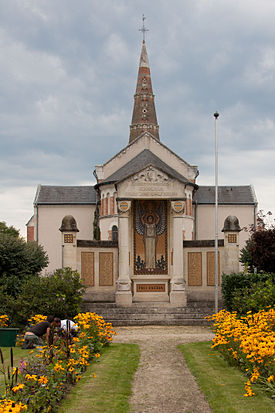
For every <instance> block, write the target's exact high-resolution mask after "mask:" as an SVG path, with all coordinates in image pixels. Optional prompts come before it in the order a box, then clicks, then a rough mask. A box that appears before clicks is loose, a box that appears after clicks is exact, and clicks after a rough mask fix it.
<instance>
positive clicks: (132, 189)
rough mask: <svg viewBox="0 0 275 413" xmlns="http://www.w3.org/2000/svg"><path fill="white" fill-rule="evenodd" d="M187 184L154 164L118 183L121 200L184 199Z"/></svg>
mask: <svg viewBox="0 0 275 413" xmlns="http://www.w3.org/2000/svg"><path fill="white" fill-rule="evenodd" d="M186 184H187V182H186V181H185V182H184V181H183V180H179V179H177V177H175V176H173V174H171V173H169V171H163V169H161V168H157V167H155V166H154V165H152V164H149V165H147V166H146V167H145V168H143V169H140V170H138V171H136V172H135V173H133V174H131V175H129V176H127V177H125V178H123V179H121V180H120V181H117V182H116V188H117V193H118V197H119V198H134V199H154V198H156V199H171V198H178V197H180V198H184V197H185V187H186Z"/></svg>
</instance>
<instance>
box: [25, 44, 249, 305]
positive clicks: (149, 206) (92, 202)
mask: <svg viewBox="0 0 275 413" xmlns="http://www.w3.org/2000/svg"><path fill="white" fill-rule="evenodd" d="M198 174H199V172H198V168H197V166H194V165H190V164H188V163H187V162H186V161H185V160H183V159H182V158H181V157H180V156H178V155H177V154H175V153H174V152H173V151H171V150H170V149H169V148H168V147H167V146H165V145H164V144H163V143H162V142H161V140H160V137H159V126H158V122H157V116H156V110H155V104H154V94H153V89H152V83H151V74H150V67H149V61H148V56H147V51H146V44H145V41H143V43H142V50H141V56H140V63H139V70H138V79H137V86H136V93H135V95H134V108H133V116H132V122H131V125H130V137H129V142H128V144H127V146H125V147H124V148H123V149H122V150H121V151H120V152H119V153H117V154H116V155H115V156H113V157H112V158H111V159H110V160H108V161H107V162H106V163H104V164H103V165H97V166H96V167H95V171H94V176H95V177H96V181H97V182H96V185H94V186H47V185H39V186H38V189H37V193H36V196H35V200H34V215H33V217H32V218H31V219H30V221H29V222H28V224H27V231H28V239H29V240H36V241H38V242H39V243H40V244H41V245H43V246H44V248H45V250H46V251H47V253H48V255H49V260H50V264H49V267H48V269H47V271H53V270H54V269H56V268H60V267H67V266H69V267H71V268H72V269H74V270H78V271H79V273H80V274H81V278H82V280H83V282H84V284H85V285H86V286H87V293H86V295H87V296H89V297H90V299H91V301H109V302H116V303H117V304H118V305H123V306H130V305H131V304H132V303H133V302H144V301H147V302H148V301H149V302H151V301H153V302H154V301H155V302H162V301H163V302H167V303H170V304H171V305H173V306H186V305H187V303H188V300H211V299H212V300H213V297H214V288H215V282H214V234H215V232H214V231H215V199H214V197H215V188H214V187H213V186H200V187H199V186H198V185H197V184H196V178H197V176H198ZM218 198H219V210H218V212H219V215H218V217H219V229H220V232H219V280H220V277H221V274H222V273H223V272H225V273H230V272H234V271H235V272H237V271H239V250H240V248H241V247H242V246H243V245H244V243H245V240H246V239H247V233H245V232H244V231H241V228H243V227H247V226H249V225H251V224H255V216H256V210H257V200H256V196H255V193H254V190H253V187H252V186H251V185H247V186H226V187H219V190H218Z"/></svg>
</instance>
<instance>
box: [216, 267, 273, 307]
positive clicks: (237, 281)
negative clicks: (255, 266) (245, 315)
mask: <svg viewBox="0 0 275 413" xmlns="http://www.w3.org/2000/svg"><path fill="white" fill-rule="evenodd" d="M267 280H270V281H271V283H272V284H273V285H274V284H275V273H271V274H268V273H258V274H245V273H237V274H223V276H222V295H223V301H224V304H225V307H226V309H227V310H228V311H238V308H236V307H235V305H234V304H233V298H234V295H235V294H236V293H238V294H239V295H240V296H241V294H242V291H244V290H246V289H247V291H250V294H251V293H252V292H253V291H254V289H255V285H256V284H259V283H261V282H266V281H267ZM273 304H274V303H273Z"/></svg>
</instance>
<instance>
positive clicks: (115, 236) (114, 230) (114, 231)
mask: <svg viewBox="0 0 275 413" xmlns="http://www.w3.org/2000/svg"><path fill="white" fill-rule="evenodd" d="M117 240H118V228H117V226H116V225H113V226H112V241H117Z"/></svg>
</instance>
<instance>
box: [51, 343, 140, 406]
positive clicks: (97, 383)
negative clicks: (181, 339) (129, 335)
mask: <svg viewBox="0 0 275 413" xmlns="http://www.w3.org/2000/svg"><path fill="white" fill-rule="evenodd" d="M139 356H140V351H139V347H138V345H137V344H111V346H110V347H106V348H104V349H103V352H102V357H101V358H100V361H99V363H92V364H91V365H90V366H89V367H88V369H87V370H86V372H85V373H84V374H83V376H82V379H81V380H80V381H79V382H78V383H77V384H76V385H75V386H74V387H73V389H72V391H71V392H70V394H69V395H68V396H67V398H66V399H65V400H64V402H63V403H62V405H61V407H60V409H59V410H58V413H80V412H85V413H86V412H89V411H92V412H93V413H96V412H100V413H102V412H108V413H109V412H116V413H124V412H125V413H126V412H128V411H129V404H128V399H129V396H130V395H131V383H132V379H133V375H134V372H135V371H136V369H137V366H138V363H139ZM93 373H95V374H96V378H94V377H93Z"/></svg>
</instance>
